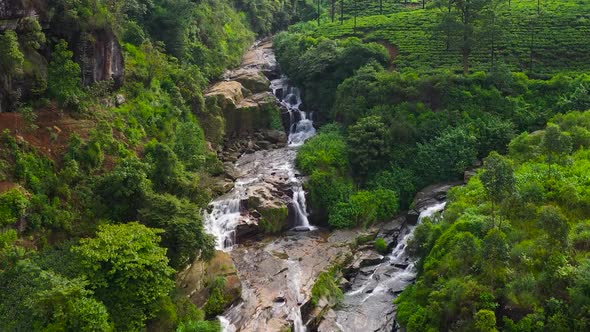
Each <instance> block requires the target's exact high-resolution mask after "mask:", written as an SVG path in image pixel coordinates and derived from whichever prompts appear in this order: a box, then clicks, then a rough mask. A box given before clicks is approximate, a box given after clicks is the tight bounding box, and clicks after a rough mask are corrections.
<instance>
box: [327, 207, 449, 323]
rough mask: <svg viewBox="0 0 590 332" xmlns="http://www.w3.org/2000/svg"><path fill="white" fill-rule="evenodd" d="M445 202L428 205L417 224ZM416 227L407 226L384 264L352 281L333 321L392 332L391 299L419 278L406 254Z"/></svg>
mask: <svg viewBox="0 0 590 332" xmlns="http://www.w3.org/2000/svg"><path fill="white" fill-rule="evenodd" d="M445 204H446V203H445V202H438V203H434V204H432V205H429V206H427V207H425V208H424V210H422V212H421V213H420V216H419V218H418V224H419V223H420V222H421V221H422V220H423V219H424V218H436V217H438V215H439V212H441V211H442V210H444V208H445ZM415 229H416V225H408V226H407V227H406V228H405V230H404V233H403V234H401V236H400V237H399V242H398V243H397V245H396V247H395V248H394V249H393V251H392V252H391V254H389V255H388V256H387V257H386V258H385V260H384V262H383V263H381V264H379V265H377V266H373V267H367V268H366V270H361V271H360V273H359V276H357V277H356V279H355V280H354V282H353V286H352V288H353V289H352V290H351V291H349V292H348V293H346V294H345V296H344V300H343V301H342V303H341V305H340V308H339V309H337V310H335V313H336V317H335V319H334V321H333V324H334V325H335V326H337V327H338V328H339V329H340V330H342V331H344V332H347V331H351V332H353V331H381V330H388V331H389V330H391V329H392V328H393V325H394V319H395V307H393V306H392V304H391V301H392V300H393V299H394V297H395V295H396V294H399V292H401V291H402V290H404V289H405V288H406V287H407V286H408V285H409V284H410V283H412V282H413V281H414V279H415V278H416V269H415V268H414V261H412V260H411V258H410V257H409V256H408V254H407V253H406V246H407V244H408V240H409V239H411V238H412V236H413V234H414V230H415ZM320 330H322V329H320Z"/></svg>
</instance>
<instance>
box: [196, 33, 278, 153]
mask: <svg viewBox="0 0 590 332" xmlns="http://www.w3.org/2000/svg"><path fill="white" fill-rule="evenodd" d="M263 45H264V46H260V45H258V46H255V47H253V48H252V49H250V50H249V51H248V52H247V53H246V55H245V56H244V58H243V62H242V64H241V65H240V67H239V68H237V69H236V70H233V71H228V72H227V73H226V74H225V80H224V81H221V82H218V83H216V84H214V85H213V86H211V87H210V88H209V90H207V91H206V92H205V94H204V98H205V109H204V110H199V111H198V112H197V115H198V116H199V118H200V119H201V122H202V123H203V128H204V130H205V135H206V136H207V138H208V139H209V140H211V141H212V142H214V143H216V144H221V143H222V142H221V138H222V137H226V138H230V139H231V140H234V139H239V138H241V137H245V136H248V135H253V134H254V133H256V132H259V131H262V130H267V129H279V128H281V127H282V122H281V111H280V110H279V106H278V104H277V101H276V98H275V97H274V95H273V94H272V93H271V92H269V87H270V81H269V78H272V77H275V76H277V64H276V60H275V59H274V55H272V49H271V48H272V43H270V42H268V43H265V44H263ZM220 118H221V119H222V120H221V121H219V120H220ZM211 122H212V123H214V124H211V125H210V124H209V123H211Z"/></svg>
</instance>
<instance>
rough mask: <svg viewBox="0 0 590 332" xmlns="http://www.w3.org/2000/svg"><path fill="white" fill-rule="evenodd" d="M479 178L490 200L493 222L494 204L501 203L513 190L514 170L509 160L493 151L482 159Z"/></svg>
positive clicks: (494, 220)
mask: <svg viewBox="0 0 590 332" xmlns="http://www.w3.org/2000/svg"><path fill="white" fill-rule="evenodd" d="M479 179H480V180H481V182H482V184H483V187H484V190H485V192H486V195H487V196H488V198H489V199H490V200H491V202H492V220H493V222H494V223H495V222H496V213H495V206H496V205H497V204H500V203H502V201H503V200H504V199H505V198H507V197H509V196H510V195H512V193H513V192H514V190H515V182H516V181H515V179H514V171H513V169H512V166H511V165H510V162H509V160H508V159H506V158H504V157H502V156H501V155H499V154H498V153H497V152H495V151H494V152H492V153H490V156H489V157H487V158H486V159H485V160H484V164H483V171H482V172H481V174H480V176H479Z"/></svg>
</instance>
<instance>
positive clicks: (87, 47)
mask: <svg viewBox="0 0 590 332" xmlns="http://www.w3.org/2000/svg"><path fill="white" fill-rule="evenodd" d="M92 36H93V39H92V40H89V39H88V38H85V37H83V36H82V35H77V36H73V38H72V40H70V44H71V45H75V46H74V47H73V49H74V55H75V58H76V61H77V62H78V63H79V64H80V67H81V68H80V69H81V71H82V82H83V83H84V84H85V85H89V84H92V83H95V82H99V81H107V80H113V83H114V85H115V87H119V86H121V85H122V84H123V77H124V70H125V64H124V61H123V52H122V51H121V45H120V44H119V40H118V39H117V37H116V36H115V34H114V33H113V32H112V31H109V30H98V31H94V32H93V33H92Z"/></svg>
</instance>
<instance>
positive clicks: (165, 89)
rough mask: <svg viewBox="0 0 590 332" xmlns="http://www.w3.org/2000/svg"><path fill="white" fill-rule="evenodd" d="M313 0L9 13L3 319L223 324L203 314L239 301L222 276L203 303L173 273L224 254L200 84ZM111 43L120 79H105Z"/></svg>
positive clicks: (2, 101) (0, 94)
mask: <svg viewBox="0 0 590 332" xmlns="http://www.w3.org/2000/svg"><path fill="white" fill-rule="evenodd" d="M24 5H26V6H33V7H35V6H37V4H36V3H31V4H29V3H26V4H24ZM311 5H312V3H311V1H310V2H309V3H307V2H305V1H303V2H302V1H274V0H262V1H247V0H239V1H233V0H223V1H218V0H215V1H214V0H199V1H192V0H183V1H169V0H156V1H143V0H137V1H103V0H88V1H73V0H58V1H52V2H50V3H49V4H48V6H47V7H39V8H37V7H35V10H36V13H37V14H38V16H34V17H25V18H22V19H20V20H18V21H15V22H12V21H10V20H9V21H7V25H4V23H5V22H0V23H2V29H5V31H0V73H1V74H0V112H6V111H18V113H20V114H19V116H20V117H19V118H20V119H22V122H16V120H15V125H14V126H13V127H14V128H13V127H11V126H8V128H11V129H12V132H11V131H8V130H7V131H6V132H4V133H3V134H2V137H1V140H0V183H1V184H2V186H1V187H2V188H1V189H2V191H1V192H0V288H1V289H2V290H3V292H2V294H3V296H2V297H1V298H0V321H2V323H1V324H0V325H1V327H0V330H2V331H141V330H145V329H149V330H154V331H156V330H157V331H163V330H175V329H178V330H179V331H215V330H218V329H219V324H218V323H217V322H210V321H206V320H205V319H214V318H215V315H216V314H219V313H220V312H222V311H223V310H224V309H225V307H226V306H227V305H228V304H230V303H229V299H227V298H226V296H225V295H224V294H222V290H223V285H224V284H223V279H219V280H217V279H216V281H215V282H214V283H211V284H210V285H207V287H208V294H209V295H210V297H209V299H208V300H207V301H206V303H205V304H204V305H203V307H202V308H200V309H199V308H196V307H195V305H194V304H193V303H191V302H190V301H188V300H187V299H186V298H185V297H183V296H182V295H181V294H180V292H179V291H178V290H176V289H175V283H174V278H175V271H179V270H181V269H183V268H184V267H186V266H187V265H188V264H191V263H192V262H193V261H194V260H195V259H202V260H207V259H209V258H211V257H212V256H213V255H214V241H213V239H212V238H211V236H210V235H208V234H206V233H205V231H204V229H203V225H202V221H201V210H202V209H203V208H204V207H205V205H206V204H207V203H208V202H209V201H210V200H211V198H212V197H213V196H214V195H217V194H218V192H217V191H218V189H217V184H216V183H217V181H218V179H216V178H215V177H216V176H218V175H220V173H221V172H222V165H221V162H220V161H219V160H218V159H217V155H216V152H215V151H214V150H213V149H211V147H210V146H208V144H207V142H206V138H205V137H206V136H205V134H207V133H206V132H205V130H204V129H203V128H217V127H219V126H218V123H207V122H206V121H207V120H208V119H209V118H208V117H207V116H203V114H207V112H209V111H211V110H209V109H208V108H207V106H206V105H204V101H203V91H204V90H205V89H206V88H207V86H208V85H209V84H210V83H211V82H212V81H214V80H218V79H219V78H220V76H221V75H222V73H223V72H224V71H225V70H226V69H227V68H229V67H232V66H235V65H237V64H238V63H239V62H240V60H241V57H242V55H243V53H244V51H245V50H246V49H247V48H248V47H249V46H250V45H251V44H252V42H253V41H254V39H255V38H256V37H262V36H266V35H269V34H271V33H274V32H275V31H277V30H279V29H284V28H286V26H287V25H288V24H290V23H292V22H294V21H296V20H299V19H302V18H306V17H307V16H309V15H311V14H310V13H313V11H312V10H311V8H313V7H312V6H311ZM13 23H14V24H13ZM109 43H112V45H113V46H112V48H111V50H110V52H113V54H108V52H107V54H103V55H101V56H105V57H106V56H112V57H113V58H112V59H110V60H108V61H111V60H112V61H113V62H116V61H118V60H117V59H116V56H117V55H116V53H117V49H118V47H119V46H120V49H121V53H122V55H123V57H124V61H123V63H124V66H125V68H124V69H125V70H124V77H116V76H113V77H112V79H109V77H106V78H105V79H104V80H102V81H101V80H96V79H94V78H93V77H94V73H93V70H95V68H94V65H95V64H94V63H93V62H92V61H101V60H96V57H97V54H95V53H93V52H94V51H93V50H97V49H100V47H103V46H104V45H111V44H109ZM109 47H110V46H109ZM93 57H94V60H92V59H91V58H93ZM105 61H107V60H105ZM98 65H104V64H98ZM58 114H59V115H58ZM0 115H4V114H0ZM54 115H55V116H54ZM62 117H65V119H66V120H65V121H63V122H61V121H60V120H57V121H56V122H51V121H49V122H47V120H43V121H45V122H39V121H38V120H40V119H41V118H43V119H46V118H52V119H55V118H57V119H60V118H62ZM8 119H11V118H10V117H8ZM3 121H4V120H3ZM275 122H277V121H275ZM20 123H22V124H20ZM38 125H39V126H38ZM274 125H275V126H276V125H277V124H276V123H275V124H274ZM279 125H280V124H279ZM41 126H42V127H41ZM47 131H48V134H49V135H48V136H49V138H48V140H45V138H44V137H45V135H46V134H47ZM222 134H223V131H222ZM21 135H25V136H26V137H25V138H23V137H22V136H21ZM222 138H223V137H220V138H219V139H218V140H217V141H213V144H214V145H215V143H219V142H220V141H221V140H222ZM215 148H217V146H215ZM52 149H53V150H52ZM5 186H6V188H8V189H4V188H5Z"/></svg>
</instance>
